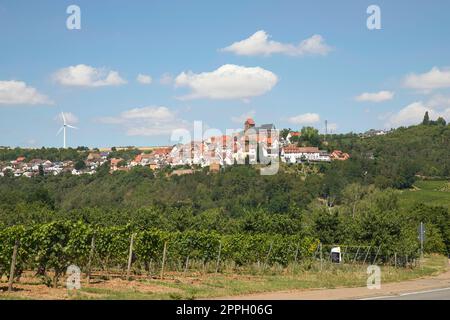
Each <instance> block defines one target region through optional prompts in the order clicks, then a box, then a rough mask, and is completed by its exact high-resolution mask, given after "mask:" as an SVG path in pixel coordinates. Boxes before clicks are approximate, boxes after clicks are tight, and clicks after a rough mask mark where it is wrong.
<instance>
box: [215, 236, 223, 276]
mask: <svg viewBox="0 0 450 320" xmlns="http://www.w3.org/2000/svg"><path fill="white" fill-rule="evenodd" d="M221 251H222V242H219V253H218V254H217V261H216V273H217V272H219V266H220V252H221Z"/></svg>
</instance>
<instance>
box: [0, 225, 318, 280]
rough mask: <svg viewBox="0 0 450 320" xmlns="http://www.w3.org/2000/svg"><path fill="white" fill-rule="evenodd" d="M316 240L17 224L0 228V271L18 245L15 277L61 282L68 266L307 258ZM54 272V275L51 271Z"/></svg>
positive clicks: (130, 267)
mask: <svg viewBox="0 0 450 320" xmlns="http://www.w3.org/2000/svg"><path fill="white" fill-rule="evenodd" d="M317 243H318V241H317V240H314V239H312V238H307V237H305V238H301V237H299V236H280V235H266V234H259V235H243V234H236V235H219V234H218V233H215V232H206V231H204V232H164V231H160V230H139V231H137V230H132V228H131V227H130V226H123V227H105V228H95V227H93V226H91V225H88V224H84V223H81V222H77V223H71V222H52V223H48V224H41V225H36V226H32V227H24V226H13V227H9V228H5V229H3V230H1V231H0V275H1V276H3V275H6V276H8V273H9V271H10V268H11V257H12V256H13V251H14V247H15V245H16V246H17V248H16V249H17V253H16V256H17V258H16V261H15V266H14V267H15V271H14V275H15V277H16V279H19V278H20V275H21V273H22V272H23V271H24V270H35V271H36V275H37V276H39V277H42V279H43V281H45V282H47V283H49V284H50V283H53V285H54V286H56V285H57V283H58V279H59V278H60V277H61V276H62V275H64V273H65V271H66V269H67V267H68V266H69V265H72V264H74V265H76V266H79V267H80V268H81V270H82V271H83V272H86V274H89V273H90V272H91V270H93V269H96V270H102V271H104V272H106V273H107V272H109V271H111V270H116V271H117V270H120V271H123V272H124V273H125V272H127V273H128V275H129V274H130V272H132V273H134V274H140V273H142V272H144V271H145V272H146V273H149V272H151V271H152V269H155V267H156V266H157V265H159V266H161V265H162V266H163V267H164V266H165V267H166V270H170V269H175V270H183V269H187V268H189V265H197V266H198V265H199V264H200V265H201V266H202V267H203V268H205V267H206V266H210V265H214V269H215V270H216V272H219V271H220V266H221V263H222V262H225V261H228V262H230V261H232V262H233V263H234V264H235V265H236V266H241V265H248V264H252V263H261V264H265V265H272V264H280V265H287V264H288V263H289V262H290V261H294V260H297V259H302V258H303V257H309V256H311V254H312V253H313V252H314V251H315V250H316V248H317ZM48 271H52V274H53V279H49V277H48V275H47V272H48Z"/></svg>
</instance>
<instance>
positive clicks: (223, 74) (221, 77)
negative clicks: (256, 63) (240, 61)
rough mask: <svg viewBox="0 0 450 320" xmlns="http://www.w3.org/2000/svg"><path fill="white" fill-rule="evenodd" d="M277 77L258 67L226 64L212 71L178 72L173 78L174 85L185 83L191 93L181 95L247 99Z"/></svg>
mask: <svg viewBox="0 0 450 320" xmlns="http://www.w3.org/2000/svg"><path fill="white" fill-rule="evenodd" d="M277 82H278V77H277V76H276V75H275V74H274V73H272V72H271V71H268V70H265V69H263V68H260V67H253V68H248V67H242V66H237V65H233V64H226V65H223V66H221V67H220V68H218V69H216V70H214V71H212V72H203V73H199V74H195V73H192V72H187V73H186V72H182V73H181V74H179V75H178V76H177V77H176V79H175V84H176V86H177V87H188V88H190V89H191V91H192V92H191V93H190V94H188V95H186V96H184V97H181V99H197V98H209V99H244V100H245V99H248V98H251V97H255V96H259V95H262V94H265V93H266V92H268V91H270V90H272V88H273V86H275V84H276V83H277Z"/></svg>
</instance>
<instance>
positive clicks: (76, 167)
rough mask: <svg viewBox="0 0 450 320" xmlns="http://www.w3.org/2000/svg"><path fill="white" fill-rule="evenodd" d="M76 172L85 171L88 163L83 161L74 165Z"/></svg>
mask: <svg viewBox="0 0 450 320" xmlns="http://www.w3.org/2000/svg"><path fill="white" fill-rule="evenodd" d="M74 168H75V170H77V171H79V170H83V169H85V168H86V163H84V161H83V160H78V161H77V162H76V163H75V165H74Z"/></svg>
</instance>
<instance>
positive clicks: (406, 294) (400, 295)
mask: <svg viewBox="0 0 450 320" xmlns="http://www.w3.org/2000/svg"><path fill="white" fill-rule="evenodd" d="M446 290H450V287H449V288H440V289H433V290H424V291H414V292H407V293H401V294H398V295H393V296H379V297H371V298H364V299H359V300H377V299H386V298H396V297H403V296H410V295H414V294H423V293H431V292H439V291H446Z"/></svg>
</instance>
